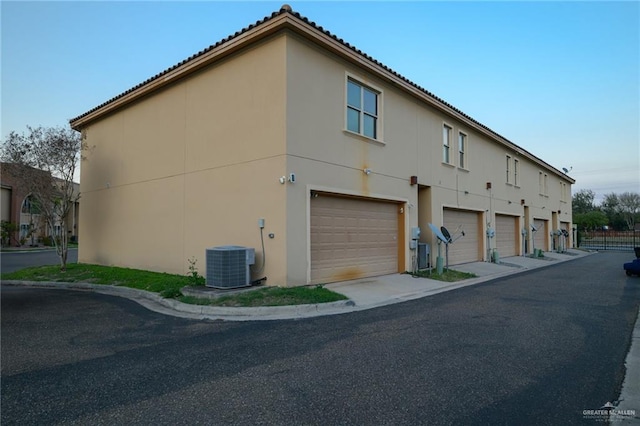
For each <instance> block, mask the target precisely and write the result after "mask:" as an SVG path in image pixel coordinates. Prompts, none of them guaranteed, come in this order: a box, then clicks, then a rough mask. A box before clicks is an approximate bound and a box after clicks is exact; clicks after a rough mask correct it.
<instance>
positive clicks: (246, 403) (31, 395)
mask: <svg viewBox="0 0 640 426" xmlns="http://www.w3.org/2000/svg"><path fill="white" fill-rule="evenodd" d="M628 260H629V255H628V254H624V253H599V254H596V255H593V256H588V257H585V258H579V259H576V260H574V261H570V262H566V263H563V264H559V265H554V266H550V267H548V268H544V269H541V270H535V271H529V272H525V273H522V274H519V275H515V276H511V277H506V278H502V279H498V280H494V281H490V282H487V283H484V284H480V285H477V286H473V287H466V288H463V289H459V290H455V291H451V292H447V293H442V294H438V295H435V296H432V297H428V298H424V299H419V300H414V301H410V302H405V303H401V304H396V305H389V306H386V307H383V308H378V309H372V310H369V311H361V312H355V313H350V314H345V315H339V316H329V317H318V318H311V319H305V320H297V321H296V320H291V321H266V322H245V323H232V322H220V321H218V322H206V321H191V320H184V319H178V318H173V317H167V316H163V315H160V314H156V313H154V312H150V311H147V310H145V309H144V308H142V307H141V306H139V305H137V304H135V303H134V302H131V301H129V300H126V299H121V298H117V297H110V296H105V295H99V294H93V293H90V292H70V291H62V290H60V291H56V290H43V289H27V288H16V287H3V288H2V314H1V315H2V325H1V326H2V330H1V331H2V334H1V343H2V349H1V355H2V383H1V391H2V392H1V393H2V395H1V403H2V414H1V419H0V420H1V423H2V425H3V426H5V425H13V424H20V425H28V424H87V425H89V424H90V425H99V424H104V425H107V424H109V425H114V424H127V425H130V424H153V425H157V424H172V425H173V424H185V425H187V424H188V425H192V424H215V425H224V424H246V425H259V424H282V425H302V424H312V425H335V424H357V425H370V424H375V425H403V424H404V425H418V424H429V425H434V424H456V425H464V424H491V425H495V424H517V425H527V424H531V425H571V424H594V423H595V422H594V421H593V420H585V419H584V417H583V410H587V409H598V408H600V407H601V406H602V405H604V404H605V403H606V402H608V401H614V400H615V399H616V398H617V396H618V394H619V391H620V387H621V384H622V380H623V378H624V360H625V356H626V354H627V352H628V349H629V345H630V339H631V332H632V329H633V324H634V322H635V318H636V315H637V313H638V308H639V306H640V278H637V277H633V278H629V277H626V275H625V274H624V271H623V270H622V263H623V262H625V261H628Z"/></svg>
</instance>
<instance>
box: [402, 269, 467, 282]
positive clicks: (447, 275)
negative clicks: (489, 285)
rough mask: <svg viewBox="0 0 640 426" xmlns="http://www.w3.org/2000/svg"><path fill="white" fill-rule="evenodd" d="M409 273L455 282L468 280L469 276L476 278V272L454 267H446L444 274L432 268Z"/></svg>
mask: <svg viewBox="0 0 640 426" xmlns="http://www.w3.org/2000/svg"><path fill="white" fill-rule="evenodd" d="M407 273H408V274H412V275H415V276H418V277H422V278H429V279H432V280H438V281H446V282H455V281H461V280H466V279H467V278H475V277H476V276H477V275H476V274H471V273H469V272H460V271H454V270H453V269H444V270H443V271H442V274H439V273H438V272H437V271H436V270H435V269H432V270H431V272H429V271H428V270H426V271H417V272H416V273H413V272H407Z"/></svg>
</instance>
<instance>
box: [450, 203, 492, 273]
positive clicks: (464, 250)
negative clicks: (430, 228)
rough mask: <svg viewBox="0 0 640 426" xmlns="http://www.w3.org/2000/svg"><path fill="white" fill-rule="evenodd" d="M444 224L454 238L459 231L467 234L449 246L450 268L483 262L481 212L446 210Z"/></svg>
mask: <svg viewBox="0 0 640 426" xmlns="http://www.w3.org/2000/svg"><path fill="white" fill-rule="evenodd" d="M442 222H443V223H444V227H445V228H447V230H448V231H449V232H450V233H451V236H452V237H454V238H455V237H456V236H455V235H454V233H455V232H456V230H457V229H458V233H459V232H460V231H462V230H464V233H465V235H464V237H462V238H460V239H458V240H456V241H455V242H454V243H453V244H450V245H449V266H451V265H457V264H460V263H469V262H477V261H479V260H482V248H481V243H482V241H481V239H480V234H481V230H480V212H476V211H471V210H458V209H450V208H445V209H444V210H443V212H442Z"/></svg>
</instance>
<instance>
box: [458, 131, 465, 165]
mask: <svg viewBox="0 0 640 426" xmlns="http://www.w3.org/2000/svg"><path fill="white" fill-rule="evenodd" d="M466 152H467V135H465V134H464V133H462V132H459V133H458V167H460V168H462V169H466V168H467V158H466Z"/></svg>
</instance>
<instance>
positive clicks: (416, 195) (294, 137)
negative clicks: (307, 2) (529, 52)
mask: <svg viewBox="0 0 640 426" xmlns="http://www.w3.org/2000/svg"><path fill="white" fill-rule="evenodd" d="M71 126H72V127H73V128H74V129H76V130H79V131H80V130H81V131H83V132H85V135H86V137H87V143H88V145H89V146H91V147H92V148H91V150H90V151H89V152H88V153H87V155H86V159H85V160H84V161H83V163H82V169H81V170H82V175H81V182H82V183H81V185H82V194H83V208H82V212H81V223H82V228H81V230H80V237H81V238H82V245H81V246H80V251H79V257H80V261H81V262H88V263H99V264H108V265H120V266H127V267H135V268H142V269H150V270H157V271H166V272H173V273H185V272H187V268H188V262H187V259H189V258H190V257H192V256H194V257H196V258H197V259H198V260H199V262H198V263H197V265H198V266H199V268H200V270H201V272H204V271H203V269H204V267H205V259H204V257H205V249H206V248H208V247H215V246H221V245H230V244H233V245H242V246H249V247H254V248H256V257H257V259H256V260H257V262H256V263H257V266H260V264H261V263H262V259H263V253H262V248H261V238H260V237H261V230H260V228H259V226H258V220H259V219H264V220H265V228H264V247H265V254H266V262H265V267H264V272H263V273H262V274H261V275H266V276H267V277H268V283H269V284H271V285H284V286H295V285H305V284H315V283H325V282H332V281H341V280H346V279H352V278H359V277H366V276H374V275H382V274H389V273H396V272H402V271H405V270H409V269H411V266H412V258H413V255H414V253H415V252H414V251H413V250H412V249H411V248H410V243H411V237H412V233H411V232H412V228H413V227H416V226H419V227H420V228H421V230H422V233H421V235H420V241H422V242H427V243H429V244H430V245H431V247H432V252H435V251H436V240H435V237H434V235H433V234H432V232H431V231H430V229H429V227H428V224H429V223H433V224H435V225H437V226H438V227H439V226H441V225H444V226H446V227H447V228H448V229H450V230H451V231H452V232H454V231H456V230H457V231H458V234H461V231H462V230H464V232H465V236H464V237H463V238H461V239H459V240H457V241H456V242H455V243H454V244H452V245H451V246H450V248H449V256H450V261H449V262H450V264H451V265H455V264H459V263H464V262H473V261H482V260H485V261H486V260H490V257H491V253H492V252H493V251H495V250H497V252H498V253H499V255H500V257H501V258H504V257H507V256H515V255H520V254H522V253H523V250H524V248H523V247H526V251H527V252H531V251H532V249H533V247H534V244H535V248H536V249H544V250H551V249H552V247H553V244H554V240H555V237H553V236H552V235H551V233H552V232H553V231H557V230H559V229H567V230H570V229H571V195H570V194H571V185H572V184H573V183H574V180H573V179H571V178H570V177H569V176H567V175H566V174H564V173H562V172H561V171H559V170H557V169H556V168H554V167H552V166H550V165H549V164H547V163H546V162H544V161H543V160H541V159H539V158H537V157H536V156H535V155H533V154H532V153H530V152H527V151H526V150H524V149H522V148H521V147H519V146H518V145H516V144H514V143H513V142H511V141H509V140H507V139H505V138H504V137H502V136H500V135H499V134H497V133H495V132H494V131H492V130H491V129H489V128H487V127H486V126H484V125H482V124H480V123H478V122H477V121H475V120H474V119H472V118H471V117H469V116H468V115H466V114H464V113H463V112H461V111H459V110H457V109H456V108H454V107H453V106H451V105H449V104H447V103H446V102H444V101H443V100H441V99H439V98H437V97H436V96H434V95H433V94H431V93H429V92H427V91H426V90H424V89H422V88H421V87H419V86H417V85H415V84H414V83H412V82H410V81H408V80H407V79H405V78H404V77H402V76H400V75H399V74H397V73H396V72H394V71H392V70H390V69H389V68H387V67H386V66H384V65H382V64H380V63H379V62H377V61H376V60H375V59H372V58H370V57H369V56H367V55H365V54H363V53H362V52H360V51H358V50H356V49H355V48H354V47H352V46H350V45H349V44H347V43H346V42H343V41H342V40H340V39H338V38H336V37H335V36H333V35H331V34H330V33H328V32H326V31H324V30H323V29H322V28H321V27H319V26H316V25H315V24H313V23H311V22H309V21H308V20H307V19H306V18H303V17H301V16H300V15H299V14H297V13H294V12H291V11H290V8H288V7H286V6H283V8H282V9H281V10H280V11H278V12H275V13H274V14H272V15H271V16H270V17H267V18H265V19H264V20H262V21H260V22H257V23H256V24H254V25H251V26H249V27H247V28H245V29H244V30H242V31H240V32H239V33H236V34H235V35H234V36H231V37H228V38H226V39H224V40H222V41H220V42H218V43H217V44H215V45H213V46H211V47H209V48H207V49H205V50H203V51H202V52H200V53H198V54H196V55H194V56H192V57H190V58H189V59H187V60H185V61H183V62H181V63H179V64H177V65H175V66H174V67H172V68H170V69H168V70H165V71H163V72H161V73H160V74H158V75H156V76H155V77H153V78H151V79H149V80H147V81H145V82H143V83H141V84H139V85H138V86H136V87H134V88H132V89H130V90H128V91H126V92H124V93H122V94H121V95H119V96H117V97H115V98H113V99H111V100H109V101H107V102H106V103H104V104H102V105H100V106H98V107H97V108H94V109H92V110H91V111H88V112H87V113H85V114H83V115H81V116H79V117H77V118H74V119H72V120H71ZM531 225H535V226H536V227H537V229H538V231H537V232H536V233H534V234H533V235H532V233H531V232H527V233H526V234H525V235H524V236H523V234H522V233H521V231H522V230H523V229H526V230H530V229H531ZM490 229H494V230H495V237H494V238H488V237H487V231H488V230H490ZM443 253H444V249H443ZM432 259H433V258H432ZM253 278H258V276H256V275H254V277H253Z"/></svg>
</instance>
